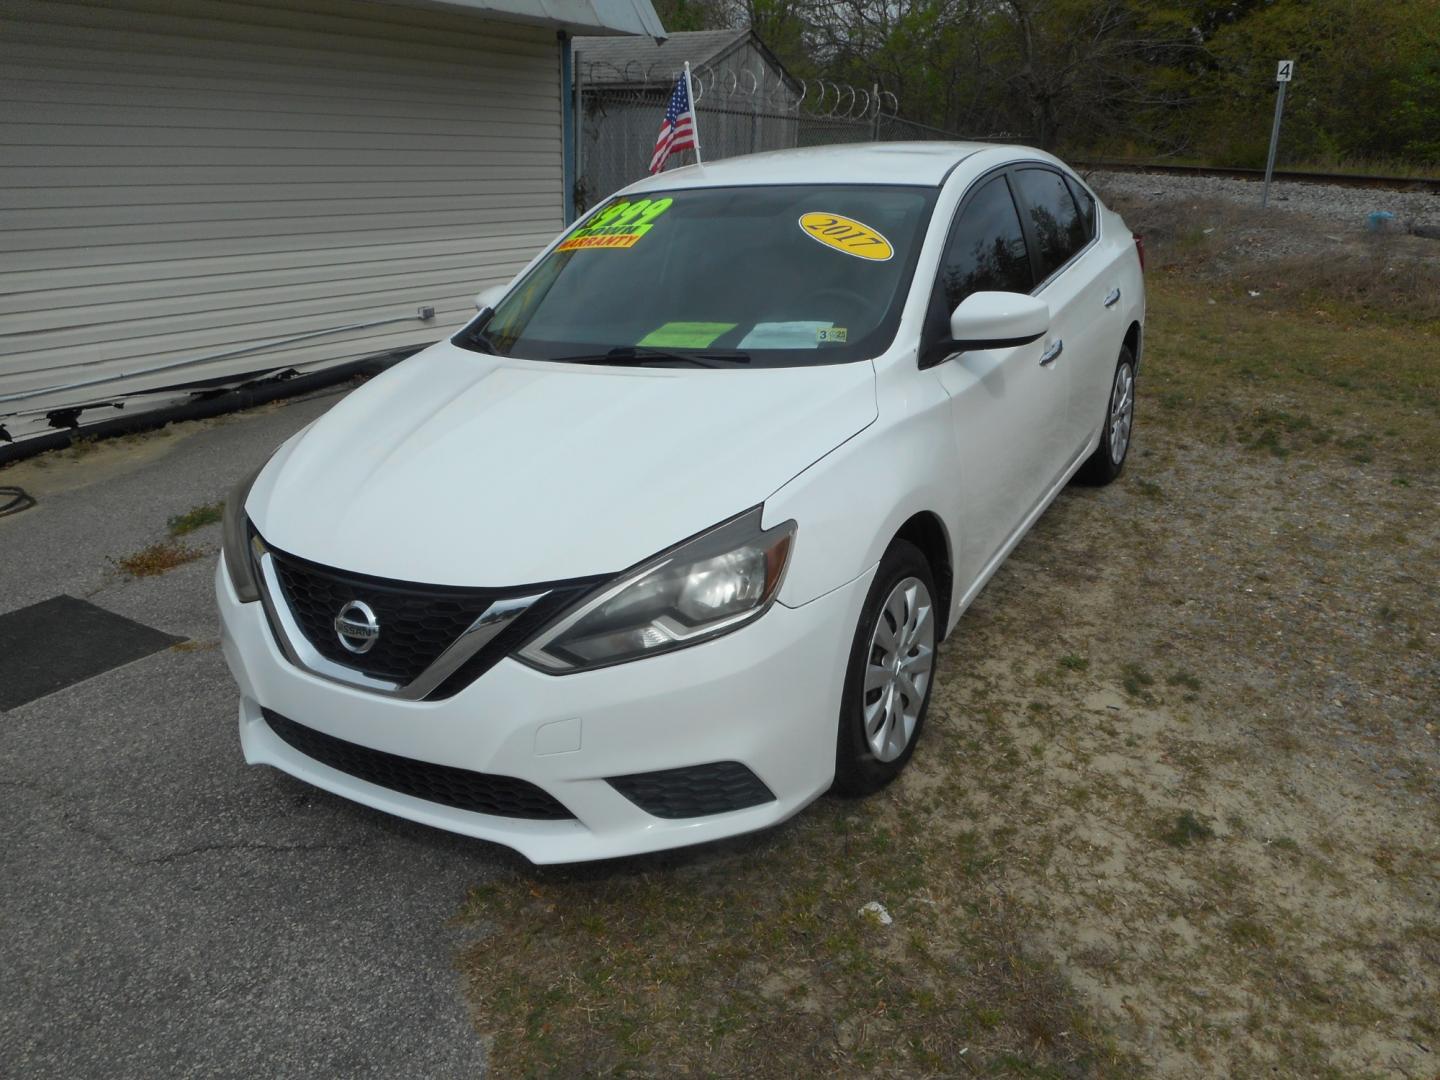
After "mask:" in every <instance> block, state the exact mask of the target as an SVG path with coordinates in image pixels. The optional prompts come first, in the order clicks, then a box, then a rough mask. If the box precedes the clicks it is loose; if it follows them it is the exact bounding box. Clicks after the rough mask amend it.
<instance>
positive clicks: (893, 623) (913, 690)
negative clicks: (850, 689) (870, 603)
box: [864, 577, 935, 761]
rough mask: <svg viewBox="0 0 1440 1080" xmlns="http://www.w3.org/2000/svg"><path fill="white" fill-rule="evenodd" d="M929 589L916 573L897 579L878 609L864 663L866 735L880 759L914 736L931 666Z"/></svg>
mask: <svg viewBox="0 0 1440 1080" xmlns="http://www.w3.org/2000/svg"><path fill="white" fill-rule="evenodd" d="M932 608H933V603H932V601H931V599H930V590H929V589H927V588H926V587H925V583H924V582H923V581H921V580H920V579H919V578H917V577H907V578H905V579H903V580H902V581H900V583H899V584H897V585H896V586H895V588H894V589H892V590H891V591H890V595H889V596H888V597H886V599H885V603H884V605H883V606H882V607H881V608H880V614H879V617H878V618H877V619H876V620H875V629H874V631H873V632H872V633H871V635H870V653H869V662H868V663H867V664H866V665H865V692H864V716H865V739H866V741H867V742H869V744H870V750H871V752H873V753H874V755H875V757H876V758H878V759H879V760H880V761H894V760H895V759H896V758H898V757H899V756H900V755H901V754H903V753H904V752H905V748H906V747H907V746H909V745H910V740H911V739H912V738H913V737H914V735H915V727H916V725H917V724H918V723H919V720H920V710H921V708H922V707H923V706H924V704H925V693H926V691H927V690H928V689H929V687H930V676H931V673H932V670H933V668H934V666H935V616H934V612H933V610H932Z"/></svg>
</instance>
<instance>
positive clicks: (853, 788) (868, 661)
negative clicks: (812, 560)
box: [835, 540, 939, 797]
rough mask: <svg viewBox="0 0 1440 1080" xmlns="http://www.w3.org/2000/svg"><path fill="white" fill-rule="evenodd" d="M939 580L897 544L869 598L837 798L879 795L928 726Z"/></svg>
mask: <svg viewBox="0 0 1440 1080" xmlns="http://www.w3.org/2000/svg"><path fill="white" fill-rule="evenodd" d="M936 595H937V593H936V591H935V577H934V574H933V573H932V571H931V569H930V562H929V560H927V559H926V558H925V556H924V555H923V554H922V553H921V551H920V549H919V548H917V547H916V546H915V545H914V544H911V543H909V542H908V541H905V540H896V541H895V542H894V543H893V544H891V545H890V549H889V550H888V551H886V552H885V557H884V558H882V559H881V560H880V568H879V569H878V570H877V571H876V572H875V580H874V581H872V582H871V583H870V591H869V593H868V594H867V595H866V598H865V606H864V608H863V609H862V610H861V613H860V621H859V624H858V625H857V626H856V628H855V640H854V642H853V643H852V644H851V647H850V663H849V666H848V667H847V669H846V672H845V690H844V694H843V695H842V697H841V703H840V731H839V736H838V740H837V743H836V748H835V791H836V792H838V793H839V794H841V795H845V796H851V797H854V796H859V795H869V794H870V793H871V792H874V791H879V790H880V789H881V788H882V787H884V786H885V785H886V784H888V783H890V781H892V780H894V779H895V777H897V776H899V775H900V771H901V770H902V769H904V768H905V764H906V763H907V762H908V761H909V760H910V757H911V755H912V754H913V753H914V752H915V743H916V742H917V741H918V740H919V738H920V732H921V730H922V729H923V728H924V727H925V713H926V710H927V709H928V707H929V705H930V688H931V686H932V684H933V683H934V673H935V646H936V642H937V637H938V634H937V629H938V626H939V620H938V616H937V613H936V611H935V597H936Z"/></svg>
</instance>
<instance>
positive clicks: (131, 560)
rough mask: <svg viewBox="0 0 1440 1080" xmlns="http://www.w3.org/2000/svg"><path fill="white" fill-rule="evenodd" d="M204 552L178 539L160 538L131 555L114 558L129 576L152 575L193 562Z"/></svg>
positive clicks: (116, 563) (117, 564)
mask: <svg viewBox="0 0 1440 1080" xmlns="http://www.w3.org/2000/svg"><path fill="white" fill-rule="evenodd" d="M204 554H205V552H204V551H202V550H201V549H200V548H197V547H192V546H191V545H189V544H186V543H184V542H183V541H180V540H162V541H160V542H159V543H156V544H151V545H150V546H149V547H146V548H141V549H140V550H139V551H137V552H135V553H134V554H132V555H126V556H125V557H123V558H120V559H116V560H115V565H116V566H118V567H119V568H120V569H121V570H123V571H124V572H125V573H127V574H129V575H130V576H131V577H137V578H139V577H154V576H155V575H157V574H163V573H165V572H166V571H169V570H174V569H175V568H176V567H177V566H184V565H185V564H186V563H188V562H194V561H195V560H196V559H198V558H200V556H202V555H204Z"/></svg>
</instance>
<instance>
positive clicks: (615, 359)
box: [555, 345, 750, 368]
mask: <svg viewBox="0 0 1440 1080" xmlns="http://www.w3.org/2000/svg"><path fill="white" fill-rule="evenodd" d="M555 359H556V361H557V362H560V363H566V364H614V365H616V366H617V367H632V366H633V367H640V366H642V365H645V364H668V363H672V362H677V361H678V362H679V363H682V364H694V365H695V366H696V367H707V368H719V367H729V366H730V365H731V364H748V363H750V354H749V353H743V352H723V353H691V352H673V351H671V350H669V349H651V348H646V347H644V346H635V345H622V346H620V347H619V348H616V349H611V350H610V351H609V352H603V353H581V354H580V355H578V356H558V357H556V358H555Z"/></svg>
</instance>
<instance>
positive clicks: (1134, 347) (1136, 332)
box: [1111, 319, 1144, 374]
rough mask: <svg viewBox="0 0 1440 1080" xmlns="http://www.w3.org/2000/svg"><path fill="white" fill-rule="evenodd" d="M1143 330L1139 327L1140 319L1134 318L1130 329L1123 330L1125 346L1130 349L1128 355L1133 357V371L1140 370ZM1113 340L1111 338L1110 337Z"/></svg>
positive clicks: (1137, 371)
mask: <svg viewBox="0 0 1440 1080" xmlns="http://www.w3.org/2000/svg"><path fill="white" fill-rule="evenodd" d="M1143 335H1144V331H1143V330H1141V328H1140V320H1139V319H1136V320H1135V321H1134V322H1132V323H1131V324H1130V329H1128V330H1126V331H1125V342H1124V344H1125V348H1127V349H1129V350H1130V355H1131V356H1132V357H1134V358H1135V372H1136V373H1137V374H1138V373H1139V371H1140V342H1141V339H1142V337H1143ZM1111 340H1112V341H1113V340H1114V339H1113V338H1112V339H1111Z"/></svg>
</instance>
